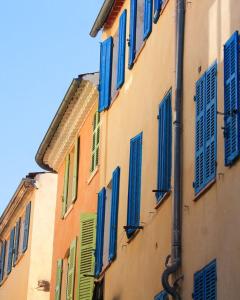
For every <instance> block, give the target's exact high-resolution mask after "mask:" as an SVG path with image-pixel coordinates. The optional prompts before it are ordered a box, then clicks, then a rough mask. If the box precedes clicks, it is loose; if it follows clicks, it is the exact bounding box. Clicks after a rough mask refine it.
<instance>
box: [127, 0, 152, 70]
mask: <svg viewBox="0 0 240 300" xmlns="http://www.w3.org/2000/svg"><path fill="white" fill-rule="evenodd" d="M151 31H152V0H131V8H130V29H129V57H128V68H129V69H131V68H132V67H133V64H134V59H135V57H136V56H137V54H138V52H139V51H140V49H141V47H142V44H143V42H144V40H145V39H147V38H148V36H149V35H150V33H151Z"/></svg>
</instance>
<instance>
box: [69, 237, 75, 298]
mask: <svg viewBox="0 0 240 300" xmlns="http://www.w3.org/2000/svg"><path fill="white" fill-rule="evenodd" d="M76 245H77V239H74V240H73V241H72V243H71V245H70V254H69V258H68V275H67V300H73V295H74V279H75V276H74V275H75V260H76Z"/></svg>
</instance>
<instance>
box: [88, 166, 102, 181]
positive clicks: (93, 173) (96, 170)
mask: <svg viewBox="0 0 240 300" xmlns="http://www.w3.org/2000/svg"><path fill="white" fill-rule="evenodd" d="M98 169H99V166H97V167H96V168H95V170H94V171H93V172H92V173H91V175H90V177H89V179H88V181H87V184H90V182H91V181H92V180H93V178H94V177H95V175H96V174H97V172H98Z"/></svg>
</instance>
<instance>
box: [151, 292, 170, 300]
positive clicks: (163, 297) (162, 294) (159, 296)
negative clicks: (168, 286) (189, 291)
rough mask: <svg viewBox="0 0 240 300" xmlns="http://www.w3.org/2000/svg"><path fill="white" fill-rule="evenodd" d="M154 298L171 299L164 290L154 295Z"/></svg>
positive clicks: (160, 299)
mask: <svg viewBox="0 0 240 300" xmlns="http://www.w3.org/2000/svg"><path fill="white" fill-rule="evenodd" d="M154 300H169V297H168V294H167V292H165V291H162V292H160V293H159V294H157V295H156V296H155V297H154Z"/></svg>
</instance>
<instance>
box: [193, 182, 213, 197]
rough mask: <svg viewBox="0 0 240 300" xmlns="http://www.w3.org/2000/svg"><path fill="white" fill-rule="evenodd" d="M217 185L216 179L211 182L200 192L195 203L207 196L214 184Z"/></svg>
mask: <svg viewBox="0 0 240 300" xmlns="http://www.w3.org/2000/svg"><path fill="white" fill-rule="evenodd" d="M215 183H216V178H214V179H213V180H211V181H210V182H209V183H208V184H207V185H206V186H205V187H204V188H203V189H202V190H201V191H200V192H198V193H197V194H196V195H195V197H194V198H193V200H194V201H197V200H198V199H199V198H201V196H202V195H203V194H205V193H206V192H207V191H208V190H209V189H210V188H211V187H212V186H213V185H214V184H215Z"/></svg>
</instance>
